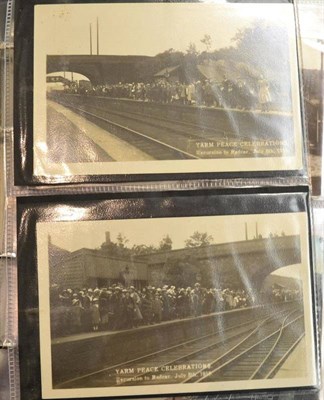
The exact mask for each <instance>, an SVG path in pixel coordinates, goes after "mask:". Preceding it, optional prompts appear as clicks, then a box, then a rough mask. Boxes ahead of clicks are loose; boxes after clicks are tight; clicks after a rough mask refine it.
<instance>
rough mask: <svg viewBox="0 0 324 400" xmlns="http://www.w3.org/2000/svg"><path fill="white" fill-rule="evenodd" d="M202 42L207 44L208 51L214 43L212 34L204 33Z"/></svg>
mask: <svg viewBox="0 0 324 400" xmlns="http://www.w3.org/2000/svg"><path fill="white" fill-rule="evenodd" d="M201 43H203V44H204V45H205V46H206V51H207V53H208V52H209V50H210V49H211V45H212V38H211V36H210V35H204V37H203V38H202V39H201Z"/></svg>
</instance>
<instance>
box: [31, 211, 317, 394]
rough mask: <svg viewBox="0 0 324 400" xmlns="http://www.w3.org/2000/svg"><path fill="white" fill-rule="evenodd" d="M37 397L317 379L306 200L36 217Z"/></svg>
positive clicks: (285, 384) (282, 384)
mask: <svg viewBox="0 0 324 400" xmlns="http://www.w3.org/2000/svg"><path fill="white" fill-rule="evenodd" d="M36 236H37V238H36V239H37V264H38V284H39V318H40V320H39V329H40V356H41V380H42V395H43V398H45V399H47V398H51V399H54V398H58V399H59V398H74V397H78V398H86V397H99V396H107V397H112V398H116V397H118V396H132V395H137V396H141V395H163V394H175V393H179V394H185V393H203V392H217V391H228V390H231V391H240V390H253V389H269V388H292V387H306V386H308V387H309V386H312V385H315V384H316V361H315V360H316V356H315V345H314V327H313V323H314V322H313V311H312V310H313V300H312V298H313V295H312V284H311V281H312V279H311V272H310V271H311V266H310V254H309V240H308V218H307V213H305V212H299V213H297V212H296V213H272V214H254V215H252V214H247V215H227V216H222V215H221V216H200V217H174V218H169V217H168V218H143V219H141V218H140V219H125V220H120V219H116V220H101V221H66V222H39V223H37V228H36Z"/></svg>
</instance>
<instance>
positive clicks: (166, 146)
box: [56, 99, 262, 160]
mask: <svg viewBox="0 0 324 400" xmlns="http://www.w3.org/2000/svg"><path fill="white" fill-rule="evenodd" d="M56 101H58V102H59V103H60V104H62V105H63V106H65V107H68V108H70V109H71V110H73V111H75V112H77V113H79V114H81V115H82V116H84V117H85V118H87V119H89V120H91V121H92V122H94V123H96V124H99V125H100V126H102V127H103V128H104V129H107V130H109V131H110V132H111V133H112V134H114V135H116V136H117V137H119V138H121V139H123V140H126V141H127V142H129V143H130V144H132V145H134V146H135V147H138V148H140V149H141V150H142V151H144V152H146V153H147V154H149V155H151V156H153V157H154V158H155V159H157V160H171V159H199V158H201V157H199V156H197V155H196V151H195V150H196V143H206V142H208V141H214V140H222V141H224V143H228V144H231V146H230V147H231V148H233V149H234V148H235V144H233V143H235V142H236V141H237V139H238V138H239V139H240V141H247V142H251V140H253V138H251V136H244V135H242V134H240V135H239V136H238V134H237V133H235V132H234V131H233V132H225V131H223V130H219V129H217V128H210V127H204V126H202V125H198V124H193V123H187V122H183V121H179V120H169V119H166V118H162V117H157V116H152V115H148V114H140V113H136V112H122V111H116V110H110V109H107V108H106V107H103V106H101V107H99V106H98V105H96V106H93V105H89V106H87V110H85V109H84V107H80V106H77V105H74V104H72V103H67V102H65V101H62V100H59V99H56ZM257 139H258V140H260V139H262V136H261V135H258V138H257ZM238 148H240V146H239V147H238ZM244 149H245V151H246V154H245V156H247V157H248V156H250V157H254V156H255V154H254V150H253V146H251V147H249V146H247V147H245V148H244ZM210 157H212V158H214V156H210ZM204 158H206V157H204ZM207 158H208V157H207Z"/></svg>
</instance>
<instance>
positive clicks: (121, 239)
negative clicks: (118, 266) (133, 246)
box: [116, 233, 129, 249]
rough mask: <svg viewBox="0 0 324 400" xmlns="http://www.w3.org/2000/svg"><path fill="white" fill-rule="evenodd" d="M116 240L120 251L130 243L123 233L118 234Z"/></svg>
mask: <svg viewBox="0 0 324 400" xmlns="http://www.w3.org/2000/svg"><path fill="white" fill-rule="evenodd" d="M116 240H117V242H116V244H117V246H118V247H119V248H120V249H125V248H126V247H127V243H128V242H129V240H128V239H127V237H126V236H125V235H123V234H122V233H118V235H117V238H116Z"/></svg>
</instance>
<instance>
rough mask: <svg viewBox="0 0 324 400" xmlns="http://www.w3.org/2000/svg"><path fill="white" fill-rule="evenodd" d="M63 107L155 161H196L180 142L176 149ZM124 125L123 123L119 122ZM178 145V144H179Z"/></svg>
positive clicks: (126, 128)
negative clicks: (180, 145) (180, 146)
mask: <svg viewBox="0 0 324 400" xmlns="http://www.w3.org/2000/svg"><path fill="white" fill-rule="evenodd" d="M60 104H62V105H64V106H65V107H68V108H70V109H71V110H73V111H75V112H77V113H78V114H80V115H82V116H84V117H85V118H87V119H88V120H90V121H92V122H94V123H95V124H97V125H99V126H101V127H103V128H104V129H105V130H108V131H109V132H110V133H112V134H113V135H115V136H116V137H118V138H120V139H122V140H124V141H125V142H127V143H130V144H131V145H133V146H134V147H136V148H138V149H140V150H141V151H143V152H144V153H146V154H148V155H150V156H152V157H154V159H156V160H188V159H198V158H199V157H197V156H196V155H194V154H192V153H190V152H188V151H186V150H185V148H184V146H183V142H182V148H179V147H176V146H174V145H173V144H171V143H170V144H169V143H165V142H162V141H161V140H160V139H159V138H157V137H152V136H150V135H149V134H145V133H143V132H142V131H138V130H135V129H132V128H130V127H128V126H125V125H121V124H120V123H117V122H116V121H113V120H111V119H108V118H107V117H102V116H99V115H97V114H95V113H93V112H90V111H86V110H84V109H81V108H78V107H75V106H72V105H68V104H65V103H60ZM120 122H123V123H125V121H120ZM179 144H180V143H179Z"/></svg>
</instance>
